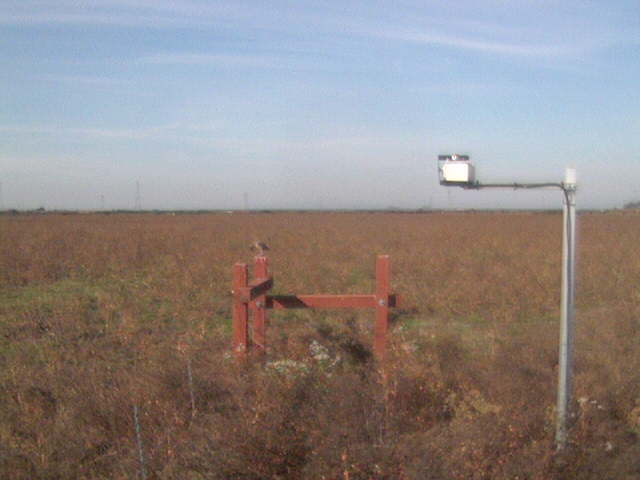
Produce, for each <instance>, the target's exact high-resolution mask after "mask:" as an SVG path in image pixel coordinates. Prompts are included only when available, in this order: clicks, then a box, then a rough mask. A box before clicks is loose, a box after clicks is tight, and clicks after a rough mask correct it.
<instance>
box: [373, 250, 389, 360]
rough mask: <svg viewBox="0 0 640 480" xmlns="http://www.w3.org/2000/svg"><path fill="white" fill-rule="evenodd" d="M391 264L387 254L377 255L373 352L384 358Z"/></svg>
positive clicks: (387, 327)
mask: <svg viewBox="0 0 640 480" xmlns="http://www.w3.org/2000/svg"><path fill="white" fill-rule="evenodd" d="M390 277H391V264H390V262H389V255H379V256H378V258H377V260H376V307H375V308H376V323H375V326H374V330H373V353H374V354H375V356H376V358H378V359H379V360H382V359H383V358H384V353H385V348H386V345H387V331H388V329H389V296H390V295H389V283H390V282H389V279H390Z"/></svg>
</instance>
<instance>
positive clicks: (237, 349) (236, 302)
mask: <svg viewBox="0 0 640 480" xmlns="http://www.w3.org/2000/svg"><path fill="white" fill-rule="evenodd" d="M247 281H248V271H247V264H246V263H236V264H235V265H234V266H233V352H234V353H235V355H236V357H239V358H242V357H244V356H245V355H246V353H247V348H248V346H249V310H248V308H247V304H246V302H244V301H243V299H242V292H243V290H244V289H245V288H246V287H247Z"/></svg>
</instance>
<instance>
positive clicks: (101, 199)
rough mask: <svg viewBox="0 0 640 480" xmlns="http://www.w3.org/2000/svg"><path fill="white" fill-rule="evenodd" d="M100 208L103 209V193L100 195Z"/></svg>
mask: <svg viewBox="0 0 640 480" xmlns="http://www.w3.org/2000/svg"><path fill="white" fill-rule="evenodd" d="M100 210H104V195H100Z"/></svg>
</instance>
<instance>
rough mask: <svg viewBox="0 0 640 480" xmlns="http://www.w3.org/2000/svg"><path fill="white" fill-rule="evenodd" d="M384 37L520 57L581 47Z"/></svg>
mask: <svg viewBox="0 0 640 480" xmlns="http://www.w3.org/2000/svg"><path fill="white" fill-rule="evenodd" d="M376 35H379V36H380V37H383V38H389V39H392V40H400V41H405V42H412V43H418V44H423V45H434V46H442V47H450V48H454V49H459V50H469V51H474V52H480V53H486V54H497V55H511V56H518V57H565V56H568V55H573V54H576V53H578V52H579V50H580V49H579V48H578V47H576V46H572V45H558V44H553V45H546V44H536V43H516V42H511V41H491V40H483V39H477V38H471V37H468V36H452V35H441V34H437V33H419V32H415V31H407V32H403V31H393V30H392V31H386V32H377V33H376Z"/></svg>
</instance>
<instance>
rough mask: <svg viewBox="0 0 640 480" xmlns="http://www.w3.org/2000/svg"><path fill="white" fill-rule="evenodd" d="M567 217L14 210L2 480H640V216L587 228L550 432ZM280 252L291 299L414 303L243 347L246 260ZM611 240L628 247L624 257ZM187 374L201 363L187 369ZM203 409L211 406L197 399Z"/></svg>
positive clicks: (285, 326) (0, 296)
mask: <svg viewBox="0 0 640 480" xmlns="http://www.w3.org/2000/svg"><path fill="white" fill-rule="evenodd" d="M560 223H561V222H560V217H559V216H558V215H528V214H450V215H439V214H430V215H408V214H393V215H389V214H384V215H383V214H372V213H361V214H306V215H305V214H294V213H288V214H270V215H249V214H246V215H245V214H241V215H222V214H220V215H200V216H192V215H178V216H163V215H109V216H104V215H69V216H56V215H45V216H37V217H36V216H33V217H28V216H16V217H10V218H9V217H1V218H0V229H1V232H2V235H0V405H2V408H0V477H2V478H18V479H19V478H24V479H27V478H29V479H31V478H50V479H66V478H74V479H75V478H78V479H98V478H116V479H118V478H134V477H136V476H139V473H140V469H141V466H140V464H139V458H138V450H137V449H138V446H137V439H136V428H135V425H134V418H133V408H134V406H137V408H138V411H139V424H140V425H139V426H140V429H141V434H142V441H143V448H144V451H143V454H144V458H145V467H146V470H147V474H148V478H164V479H169V478H180V479H182V478H192V479H285V478H287V479H289V478H290V479H303V478H304V479H340V480H345V479H350V480H355V479H363V480H364V479H367V480H370V479H428V478H433V479H467V478H478V479H480V478H482V479H489V478H491V479H512V478H523V479H524V478H529V479H549V478H557V479H561V478H584V479H601V478H629V479H631V478H638V476H640V464H639V463H638V459H639V458H640V450H639V449H640V447H639V442H638V435H639V434H640V421H639V418H640V413H639V412H640V376H639V374H638V372H640V354H639V353H638V352H640V348H639V347H640V345H638V342H639V341H640V340H639V339H640V336H639V335H638V333H639V331H638V330H639V329H640V326H639V325H640V324H639V323H638V318H640V315H639V314H640V310H639V309H638V301H639V300H640V293H639V292H640V290H638V286H637V285H640V282H639V280H640V273H639V272H640V260H639V259H640V255H637V253H638V252H637V251H636V250H637V248H639V247H638V246H637V238H638V236H639V234H640V218H638V217H626V216H618V215H584V216H582V217H581V219H580V242H579V255H578V260H579V261H578V272H579V283H578V298H577V300H578V307H579V309H578V316H577V328H576V334H577V336H576V343H575V351H576V361H575V371H576V375H575V388H574V391H575V393H576V395H575V402H574V405H573V408H574V412H575V414H576V415H575V417H574V418H573V423H572V427H571V445H570V447H571V448H570V449H569V451H568V452H567V454H565V455H563V456H558V455H555V453H554V445H553V435H554V407H555V388H556V382H557V336H558V334H557V319H556V317H557V311H558V304H559V298H558V290H559V282H560V270H559V263H560V252H559V250H560V228H561V226H560ZM254 238H260V239H261V240H264V241H266V242H267V243H269V244H270V245H271V247H272V250H271V255H270V261H271V267H272V270H273V272H274V275H275V280H276V287H275V288H276V290H277V293H290V292H296V293H314V292H318V293H344V292H353V293H356V292H357V293H366V292H370V291H372V290H373V288H374V275H373V261H374V255H375V254H376V253H388V254H390V255H391V258H392V261H393V270H394V272H393V282H394V288H395V290H396V291H398V292H399V293H401V294H402V297H403V301H404V306H403V308H402V309H399V310H396V311H395V313H394V323H393V330H392V334H391V343H390V348H389V352H388V358H387V361H386V363H385V364H384V368H382V366H381V365H379V364H376V363H375V362H374V361H373V358H372V355H371V331H370V326H371V323H372V322H371V320H372V315H371V312H357V313H350V312H346V313H345V312H301V311H294V312H283V313H276V312H271V313H270V316H271V325H270V329H269V333H268V335H269V341H270V345H271V350H270V352H269V354H268V356H267V357H266V358H265V359H263V360H258V359H252V360H251V361H250V362H248V363H247V364H246V365H238V364H236V362H235V361H234V359H233V358H231V356H230V354H229V349H228V344H229V338H230V326H229V323H230V297H229V293H228V292H229V288H230V286H229V284H230V267H231V265H232V264H233V263H234V262H236V261H238V260H245V261H248V260H250V256H251V254H250V252H249V251H248V250H247V246H248V245H249V244H250V243H251V241H253V240H254ZM611 245H626V247H625V249H624V251H623V249H614V248H611ZM189 372H191V375H189ZM194 405H195V409H194V408H193V406H194Z"/></svg>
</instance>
